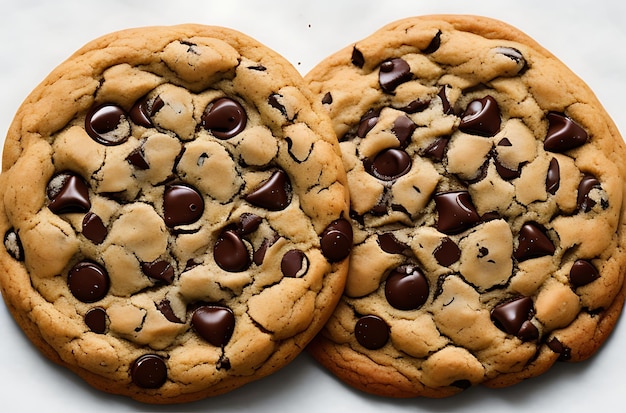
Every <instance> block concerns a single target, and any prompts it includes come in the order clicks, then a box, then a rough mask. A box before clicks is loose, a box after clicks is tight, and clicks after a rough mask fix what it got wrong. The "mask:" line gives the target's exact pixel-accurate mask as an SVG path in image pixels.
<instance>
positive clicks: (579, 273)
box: [569, 260, 600, 288]
mask: <svg viewBox="0 0 626 413" xmlns="http://www.w3.org/2000/svg"><path fill="white" fill-rule="evenodd" d="M599 277H600V273H599V272H598V269H597V268H596V267H595V266H594V265H593V264H592V263H591V262H589V261H587V260H576V262H574V264H573V265H572V268H571V269H570V271H569V281H570V283H571V284H572V287H573V288H578V287H582V286H583V285H587V284H589V283H591V282H593V281H595V280H597V279H598V278H599Z"/></svg>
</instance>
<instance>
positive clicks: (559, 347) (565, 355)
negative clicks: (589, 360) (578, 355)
mask: <svg viewBox="0 0 626 413" xmlns="http://www.w3.org/2000/svg"><path fill="white" fill-rule="evenodd" d="M546 344H547V345H548V348H549V349H550V350H552V351H554V352H555V353H557V354H558V355H559V360H560V361H568V360H571V358H572V349H571V348H569V347H567V346H565V345H563V343H561V342H560V341H559V339H558V338H556V337H553V338H552V340H550V341H548V342H547V343H546Z"/></svg>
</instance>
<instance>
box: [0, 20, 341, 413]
mask: <svg viewBox="0 0 626 413" xmlns="http://www.w3.org/2000/svg"><path fill="white" fill-rule="evenodd" d="M304 85H305V83H304V80H303V79H302V77H301V76H300V75H299V74H298V72H297V71H296V70H295V69H294V68H293V67H292V66H291V65H290V64H289V63H288V62H287V61H285V60H284V59H283V58H282V57H281V56H279V55H277V54H276V53H275V52H273V51H271V50H269V49H268V48H267V47H265V46H263V45H261V44H259V43H258V42H256V41H255V40H253V39H251V38H249V37H247V36H245V35H243V34H241V33H238V32H235V31H232V30H228V29H223V28H218V27H205V26H200V25H182V26H174V27H152V28H142V29H131V30H126V31H122V32H118V33H113V34H110V35H106V36H104V37H102V38H100V39H97V40H95V41H93V42H91V43H89V44H88V45H86V46H85V47H83V48H82V49H81V50H79V51H78V52H76V53H75V54H74V55H73V56H71V57H70V58H69V59H68V60H67V61H65V62H64V63H62V64H61V65H60V66H59V67H58V68H57V69H55V70H54V71H53V72H52V73H51V74H50V75H49V77H47V78H46V79H45V80H44V82H43V83H42V84H41V85H40V86H38V87H37V88H36V89H35V90H34V91H33V93H32V94H31V95H30V96H29V97H28V98H27V99H26V101H25V102H24V104H23V106H22V107H21V108H20V109H19V111H18V112H17V115H16V117H15V119H14V121H13V123H12V125H11V127H10V130H9V132H8V136H7V140H6V146H5V149H4V157H3V171H2V174H1V175H0V193H2V202H0V231H1V234H2V235H3V240H4V243H3V246H4V247H3V248H1V251H0V266H1V267H0V268H1V270H0V284H1V286H2V293H3V296H4V298H5V301H6V303H7V306H8V307H9V309H10V311H11V313H12V314H13V316H14V317H15V319H16V320H17V322H18V323H19V325H20V326H21V327H22V328H23V329H24V331H25V332H26V334H27V335H28V337H29V338H30V339H31V340H32V341H33V342H34V343H35V344H36V345H37V346H38V347H39V348H40V349H41V350H42V351H43V353H45V354H46V355H47V356H48V357H49V358H51V359H52V360H54V361H55V362H58V363H60V364H62V365H65V366H67V367H68V368H70V369H71V370H73V371H74V372H76V373H77V374H78V375H80V376H81V377H83V378H84V379H85V380H86V381H88V382H89V383H91V384H92V385H94V386H95V387H97V388H99V389H102V390H105V391H107V392H113V393H120V394H125V395H128V396H131V397H133V398H135V399H138V400H141V401H144V402H149V403H173V402H183V401H189V400H194V399H199V398H202V397H206V396H211V395H216V394H220V393H224V392H227V391H229V390H231V389H234V388H236V387H239V386H241V385H243V384H245V383H247V382H250V381H252V380H256V379H258V378H261V377H263V376H266V375H268V374H270V373H272V372H274V371H276V370H277V369H279V368H281V367H282V366H284V365H285V364H286V363H288V362H289V361H290V360H292V359H293V358H294V357H295V356H296V355H297V354H298V353H299V352H300V351H301V350H302V349H303V348H304V347H305V346H306V345H307V343H308V342H309V341H310V340H311V339H312V338H313V337H314V336H315V334H316V333H317V332H318V331H319V330H320V329H321V328H322V326H323V324H324V323H325V321H326V320H327V319H328V317H329V316H330V315H331V312H332V310H333V308H334V307H335V304H336V302H337V301H338V300H339V298H340V296H341V291H342V290H343V288H344V284H345V277H346V272H347V264H348V260H347V256H348V255H349V253H350V251H351V248H352V228H351V225H350V223H349V221H348V214H349V209H348V198H347V197H348V190H347V184H346V182H347V181H346V174H345V170H344V168H343V164H342V160H341V155H340V150H339V146H338V143H337V140H336V136H335V134H334V132H333V129H332V124H331V123H330V120H329V119H328V117H327V115H325V114H322V113H323V111H322V110H321V109H320V108H321V104H319V103H317V102H316V101H314V100H313V99H312V95H311V93H310V92H309V91H308V89H307V88H306V87H305V86H304Z"/></svg>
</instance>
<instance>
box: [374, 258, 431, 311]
mask: <svg viewBox="0 0 626 413" xmlns="http://www.w3.org/2000/svg"><path fill="white" fill-rule="evenodd" d="M428 294H429V289H428V280H427V279H426V277H425V276H424V274H423V273H422V272H421V271H420V270H419V268H417V267H414V266H412V265H406V266H402V267H398V268H396V269H395V270H393V271H391V273H390V274H389V276H388V277H387V281H386V282H385V298H386V299H387V302H388V303H389V304H391V306H392V307H394V308H397V309H398V310H406V311H408V310H416V309H418V308H420V307H421V306H422V305H423V304H424V303H425V302H426V300H427V299H428Z"/></svg>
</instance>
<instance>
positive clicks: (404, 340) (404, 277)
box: [306, 16, 626, 397]
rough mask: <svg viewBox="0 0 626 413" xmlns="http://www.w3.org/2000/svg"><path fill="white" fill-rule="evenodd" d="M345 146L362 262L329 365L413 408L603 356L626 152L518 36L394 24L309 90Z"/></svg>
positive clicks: (597, 112) (500, 29)
mask: <svg viewBox="0 0 626 413" xmlns="http://www.w3.org/2000/svg"><path fill="white" fill-rule="evenodd" d="M306 79H307V81H308V82H309V85H310V87H311V88H312V90H313V92H314V93H316V94H317V95H318V99H319V101H320V102H322V103H323V105H324V107H325V108H326V109H327V111H328V112H329V114H330V116H331V118H332V120H333V122H334V127H335V132H336V133H337V135H338V138H339V140H340V146H341V150H342V153H343V162H344V165H345V168H346V170H347V174H348V182H349V188H350V196H351V222H352V224H353V227H354V248H353V251H352V256H351V259H350V270H349V275H348V281H347V284H346V290H345V293H344V296H343V298H342V300H341V302H340V304H339V305H338V308H337V310H336V312H335V313H334V315H333V316H332V317H331V320H330V321H329V323H328V324H327V326H326V328H325V329H324V330H323V333H322V334H320V336H319V337H318V338H316V340H315V341H314V343H313V344H312V345H311V347H310V349H311V352H312V354H313V355H314V356H315V357H316V358H317V359H318V360H319V361H320V362H321V363H322V364H323V365H324V366H326V367H327V368H328V369H330V370H331V371H332V372H333V373H335V374H336V375H337V376H338V377H339V378H341V379H342V380H344V381H345V382H346V383H348V384H350V385H352V386H354V387H356V388H358V389H361V390H364V391H366V392H370V393H374V394H379V395H388V396H395V397H410V396H427V397H444V396H448V395H452V394H455V393H457V392H459V391H461V390H462V389H466V388H468V387H470V386H472V385H476V384H479V383H482V384H484V385H487V386H490V387H502V386H508V385H511V384H514V383H516V382H519V381H521V380H523V379H526V378H529V377H533V376H536V375H538V374H540V373H542V372H544V371H546V370H547V369H548V368H549V367H550V366H552V365H553V364H554V363H555V362H556V361H557V360H567V361H578V360H583V359H586V358H588V357H589V356H591V355H592V354H593V353H594V352H595V351H596V350H597V349H598V347H599V346H600V345H601V344H602V342H603V341H604V340H605V339H606V338H607V336H608V335H609V333H610V331H611V329H612V328H613V326H614V324H615V322H616V320H617V318H618V315H619V314H620V311H621V309H622V305H623V302H624V290H623V288H624V282H623V278H624V267H625V266H626V254H625V253H624V247H625V245H626V244H625V233H624V227H623V223H624V220H623V218H624V182H625V179H626V170H625V168H624V159H626V152H625V149H624V144H623V141H622V138H621V136H620V134H619V132H618V131H617V129H616V127H615V125H614V124H613V122H612V121H611V119H610V118H609V116H608V115H607V113H605V111H604V109H603V108H602V106H601V105H600V103H599V102H598V101H597V99H596V97H595V96H594V95H593V93H592V92H591V91H590V90H589V88H588V87H587V86H586V85H585V84H584V83H583V82H582V81H581V80H580V79H579V78H577V77H576V76H575V75H574V74H573V73H572V72H571V71H570V70H569V69H568V68H566V67H565V66H564V65H563V64H562V63H561V62H560V61H558V60H557V58H556V57H554V56H553V55H552V54H550V53H549V52H547V51H546V50H545V49H543V48H542V47H541V46H540V45H538V44H537V43H536V42H535V41H533V40H532V39H530V38H529V37H528V36H526V35H525V34H523V33H521V32H520V31H518V30H517V29H515V28H512V27H509V26H508V25H506V24H504V23H501V22H499V21H494V20H491V19H488V18H480V17H475V16H426V17H418V18H409V19H406V20H402V21H398V22H395V23H392V24H390V25H388V26H386V27H384V28H382V29H380V30H379V31H377V32H375V33H374V34H372V35H371V36H370V37H368V38H365V39H363V40H361V41H358V42H356V43H354V44H352V45H350V46H348V47H346V48H345V49H343V50H341V51H339V52H337V53H336V54H334V55H332V56H330V57H328V58H327V59H326V60H324V61H323V62H321V63H320V64H319V65H318V66H317V67H316V68H314V69H313V70H312V71H311V72H310V73H309V74H308V75H307V76H306Z"/></svg>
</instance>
